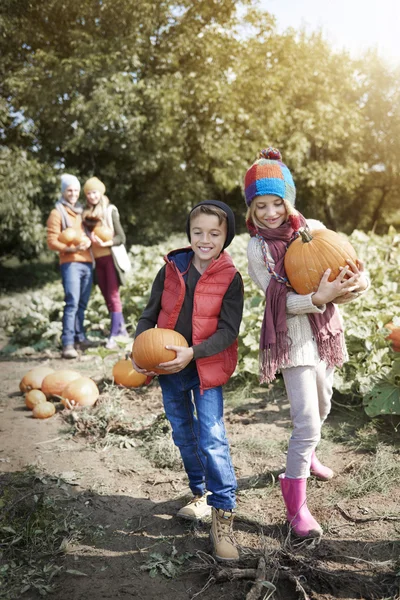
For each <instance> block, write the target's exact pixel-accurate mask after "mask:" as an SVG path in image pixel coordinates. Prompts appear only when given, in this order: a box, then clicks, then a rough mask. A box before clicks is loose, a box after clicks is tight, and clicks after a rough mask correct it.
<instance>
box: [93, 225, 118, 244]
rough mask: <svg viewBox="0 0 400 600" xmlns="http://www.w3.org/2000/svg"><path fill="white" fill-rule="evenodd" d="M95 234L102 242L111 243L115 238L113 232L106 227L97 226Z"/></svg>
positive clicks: (94, 230)
mask: <svg viewBox="0 0 400 600" xmlns="http://www.w3.org/2000/svg"><path fill="white" fill-rule="evenodd" d="M93 233H94V234H95V235H97V237H98V238H100V239H101V241H102V242H109V241H110V240H112V239H113V237H114V234H113V232H112V230H111V229H110V228H109V227H107V226H106V225H96V227H95V228H94V229H93Z"/></svg>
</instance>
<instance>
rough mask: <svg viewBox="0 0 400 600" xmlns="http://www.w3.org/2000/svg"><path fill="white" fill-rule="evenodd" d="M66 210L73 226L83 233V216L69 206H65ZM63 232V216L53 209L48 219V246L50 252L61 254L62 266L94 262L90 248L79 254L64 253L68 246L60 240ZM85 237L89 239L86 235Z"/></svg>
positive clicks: (80, 251)
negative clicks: (64, 264) (70, 263)
mask: <svg viewBox="0 0 400 600" xmlns="http://www.w3.org/2000/svg"><path fill="white" fill-rule="evenodd" d="M64 209H65V211H66V212H67V214H68V219H69V220H70V222H71V226H72V227H73V228H74V229H76V230H77V231H80V232H83V227H82V217H81V215H77V214H76V213H75V212H74V211H72V210H70V209H69V208H68V207H67V206H64ZM61 231H62V223H61V215H60V213H59V212H58V210H57V209H56V208H53V210H52V211H51V213H50V215H49V218H48V219H47V246H48V247H49V248H50V250H54V251H55V252H59V253H60V264H63V263H68V262H93V259H92V254H91V252H90V248H89V249H88V250H79V252H64V250H65V249H66V248H67V247H68V246H67V244H64V243H63V242H60V241H59V240H58V236H59V235H60V233H61ZM83 237H84V238H86V239H87V237H86V235H85V234H84V236H83Z"/></svg>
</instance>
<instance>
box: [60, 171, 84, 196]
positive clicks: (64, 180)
mask: <svg viewBox="0 0 400 600" xmlns="http://www.w3.org/2000/svg"><path fill="white" fill-rule="evenodd" d="M70 185H73V186H74V187H77V188H78V190H79V191H80V190H81V184H80V183H79V179H78V178H77V177H75V175H70V174H69V173H63V174H62V175H61V193H62V194H63V193H64V192H65V190H66V189H67V188H68V187H69V186H70Z"/></svg>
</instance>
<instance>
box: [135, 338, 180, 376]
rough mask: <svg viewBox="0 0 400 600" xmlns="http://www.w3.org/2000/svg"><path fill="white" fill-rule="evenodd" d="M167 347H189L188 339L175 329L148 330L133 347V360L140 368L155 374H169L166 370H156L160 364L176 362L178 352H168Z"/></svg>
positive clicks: (137, 339) (136, 340)
mask: <svg viewBox="0 0 400 600" xmlns="http://www.w3.org/2000/svg"><path fill="white" fill-rule="evenodd" d="M165 346H184V347H185V348H187V347H188V343H187V341H186V339H185V338H184V337H183V335H181V334H180V333H178V332H177V331H175V330H174V329H163V328H161V327H155V328H152V329H147V330H146V331H143V332H142V333H141V334H140V335H138V336H137V338H136V339H135V341H134V343H133V347H132V358H133V360H134V361H135V363H136V364H137V366H138V367H141V368H142V369H146V371H154V372H155V373H160V374H162V373H167V372H168V371H164V369H156V366H157V365H159V364H160V363H164V362H168V361H170V360H174V358H175V357H176V352H174V351H173V350H167V349H166V348H165Z"/></svg>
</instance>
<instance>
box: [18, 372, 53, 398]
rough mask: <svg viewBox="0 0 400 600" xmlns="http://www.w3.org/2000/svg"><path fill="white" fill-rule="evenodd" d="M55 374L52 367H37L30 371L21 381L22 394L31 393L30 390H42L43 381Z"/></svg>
mask: <svg viewBox="0 0 400 600" xmlns="http://www.w3.org/2000/svg"><path fill="white" fill-rule="evenodd" d="M50 373H54V369H50V367H35V368H34V369H31V370H30V371H28V372H27V373H26V374H25V375H24V376H23V378H22V379H21V381H20V384H19V389H20V390H21V392H23V393H25V392H29V390H40V389H41V387H42V382H43V379H44V378H45V377H46V375H50Z"/></svg>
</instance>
